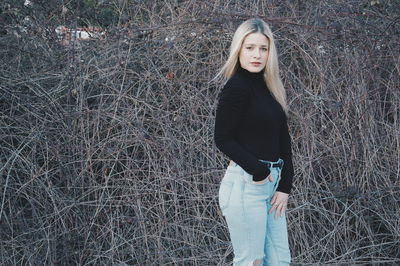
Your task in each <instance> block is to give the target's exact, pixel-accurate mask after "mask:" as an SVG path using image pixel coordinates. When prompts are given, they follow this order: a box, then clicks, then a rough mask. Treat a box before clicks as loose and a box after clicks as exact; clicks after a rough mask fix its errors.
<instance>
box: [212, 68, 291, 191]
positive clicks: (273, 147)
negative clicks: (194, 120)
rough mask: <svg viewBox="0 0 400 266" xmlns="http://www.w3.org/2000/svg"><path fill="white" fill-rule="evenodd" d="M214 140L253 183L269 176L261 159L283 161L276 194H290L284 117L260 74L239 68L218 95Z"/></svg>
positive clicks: (289, 154)
mask: <svg viewBox="0 0 400 266" xmlns="http://www.w3.org/2000/svg"><path fill="white" fill-rule="evenodd" d="M214 140H215V144H216V146H217V147H218V149H220V150H221V151H222V152H223V153H224V154H225V155H227V156H228V157H229V158H230V159H231V160H233V161H234V162H235V163H237V164H239V165H240V166H241V167H242V168H243V169H244V170H245V171H246V172H247V173H249V174H251V175H253V180H254V181H260V180H263V179H265V178H266V177H267V176H268V175H269V174H270V170H269V169H268V168H267V166H266V165H265V164H264V163H262V162H260V161H259V160H260V159H262V160H268V161H273V162H274V161H277V160H278V159H279V158H281V159H283V161H284V165H283V169H282V174H281V181H280V182H279V186H278V188H277V191H281V192H285V193H290V191H291V188H292V178H293V164H292V152H291V140H290V135H289V130H288V126H287V120H286V115H285V112H284V111H283V109H282V107H281V105H280V104H279V103H278V102H277V101H276V100H275V98H274V97H273V96H272V94H271V93H270V92H269V90H268V88H267V85H266V83H265V81H264V77H263V71H261V72H258V73H253V72H249V71H247V70H246V69H243V68H242V67H241V66H240V64H238V68H237V71H236V73H235V74H234V75H233V76H232V77H231V78H230V79H229V80H228V81H227V82H226V84H225V86H224V87H223V89H222V91H221V92H220V94H219V101H218V106H217V112H216V118H215V132H214Z"/></svg>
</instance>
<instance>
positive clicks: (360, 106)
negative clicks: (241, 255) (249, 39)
mask: <svg viewBox="0 0 400 266" xmlns="http://www.w3.org/2000/svg"><path fill="white" fill-rule="evenodd" d="M15 2H17V1H11V0H6V1H2V3H1V4H0V5H1V6H0V8H1V14H0V27H1V29H0V55H1V61H0V80H1V82H0V103H1V104H0V111H1V119H0V163H1V165H0V167H1V168H0V169H1V175H2V178H1V191H0V192H1V194H0V204H1V205H0V242H1V244H0V262H1V263H2V264H4V265H21V264H22V265H43V264H59V265H75V264H80V265H94V264H95V265H110V264H112V265H226V264H228V263H229V262H230V261H231V260H232V256H233V252H232V247H231V245H230V241H229V234H228V230H227V225H226V223H225V220H224V218H223V216H222V215H221V212H220V210H219V207H218V203H217V202H218V199H217V194H218V188H219V182H220V180H221V178H222V176H223V174H224V169H225V167H226V165H227V161H228V159H227V158H226V157H225V156H223V154H221V153H220V152H219V151H218V150H217V149H216V148H215V145H214V143H213V128H214V115H215V106H216V96H217V94H218V92H219V90H220V89H221V87H222V85H223V83H222V82H211V79H212V78H213V77H214V75H215V74H216V73H217V70H218V68H219V67H221V65H222V63H223V62H224V60H225V59H226V58H227V54H228V49H229V44H230V41H231V37H232V34H233V32H234V30H235V29H236V27H237V26H238V25H239V24H240V23H241V22H242V21H244V20H245V19H248V18H250V17H261V18H263V19H264V20H265V21H267V22H268V23H269V24H270V25H271V27H272V29H273V31H274V34H275V36H276V42H277V47H278V53H279V60H280V67H281V76H282V79H283V81H284V85H285V88H286V89H287V93H288V99H289V104H290V117H289V122H290V124H289V127H290V132H291V135H292V142H293V154H294V158H293V160H294V164H295V173H296V174H295V178H294V180H295V181H294V189H293V192H292V194H291V195H290V198H289V199H290V200H289V210H288V211H287V217H288V226H289V237H290V247H291V250H292V256H293V265H308V264H309V265H311V264H313V265H322V264H324V265H325V264H335V265H378V264H380V265H390V264H393V265H397V264H399V263H400V259H399V257H400V249H399V244H400V204H399V201H400V185H399V176H400V152H399V150H400V140H399V136H400V124H399V122H400V120H399V115H400V111H399V107H400V92H399V84H400V80H399V72H400V62H399V58H400V57H399V54H400V53H399V43H400V27H399V15H400V14H399V13H400V4H399V2H398V1H395V0H392V1H390V0H388V1H366V0H365V1H339V0H335V1H219V0H213V1H199V0H187V1H184V0H182V1H178V0H176V1H126V0H120V1H117V0H113V1H106V0H103V1H95V0H85V1H56V0H49V1H43V0H42V1H36V0H31V1H27V2H29V3H27V2H26V1H25V5H24V1H19V2H17V3H15ZM59 25H64V26H67V27H70V28H76V27H82V26H99V27H102V28H103V29H105V30H106V31H107V35H106V36H105V37H104V38H103V39H99V40H96V39H93V40H88V41H80V42H74V41H72V42H70V43H69V45H62V44H61V43H60V41H59V40H58V38H57V36H56V34H55V28H56V27H57V26H59Z"/></svg>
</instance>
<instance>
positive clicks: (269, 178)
mask: <svg viewBox="0 0 400 266" xmlns="http://www.w3.org/2000/svg"><path fill="white" fill-rule="evenodd" d="M267 178H268V180H269V181H271V182H274V178H273V177H272V173H270V174H269V175H268V177H267Z"/></svg>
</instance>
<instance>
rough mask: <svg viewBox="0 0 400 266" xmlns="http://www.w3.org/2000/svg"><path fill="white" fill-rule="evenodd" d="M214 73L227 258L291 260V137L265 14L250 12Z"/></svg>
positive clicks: (275, 262)
mask: <svg viewBox="0 0 400 266" xmlns="http://www.w3.org/2000/svg"><path fill="white" fill-rule="evenodd" d="M218 76H224V77H225V78H226V79H227V82H226V83H225V86H224V87H223V89H222V91H221V92H220V94H219V101H218V106H217V111H216V118H215V132H214V140H215V143H216V146H217V147H218V149H220V150H221V151H222V152H223V153H224V154H225V155H226V156H228V157H229V158H230V159H231V161H230V163H229V166H228V167H227V169H226V172H225V175H224V177H223V179H222V180H221V184H220V188H219V199H218V200H219V206H220V208H221V211H222V213H223V215H224V217H225V219H226V222H227V224H228V229H229V234H230V238H231V241H232V246H233V251H234V260H233V265H246V266H248V265H272V266H276V265H289V264H290V261H291V257H290V250H289V244H288V234H287V224H286V215H285V211H286V208H287V202H288V196H289V193H290V191H291V188H292V177H293V165H292V153H291V140H290V135H289V131H288V126H287V121H286V115H287V104H286V94H285V89H284V87H283V85H282V81H281V80H280V77H279V68H278V57H277V52H276V48H275V44H274V37H273V35H272V31H271V29H270V28H269V26H268V25H267V24H266V23H265V22H264V21H263V20H261V19H249V20H247V21H245V22H243V23H242V24H241V25H240V26H239V27H238V28H237V30H236V32H235V34H234V36H233V40H232V43H231V47H230V54H229V57H228V60H227V61H226V63H225V65H224V66H223V67H222V69H221V71H220V72H219V73H218V74H217V77H218Z"/></svg>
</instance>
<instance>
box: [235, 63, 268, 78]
mask: <svg viewBox="0 0 400 266" xmlns="http://www.w3.org/2000/svg"><path fill="white" fill-rule="evenodd" d="M236 71H237V73H240V74H241V75H243V76H245V77H248V78H251V79H262V80H264V69H263V70H261V71H260V72H250V71H248V70H247V69H244V68H242V67H241V66H240V64H238V65H237V69H236Z"/></svg>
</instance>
